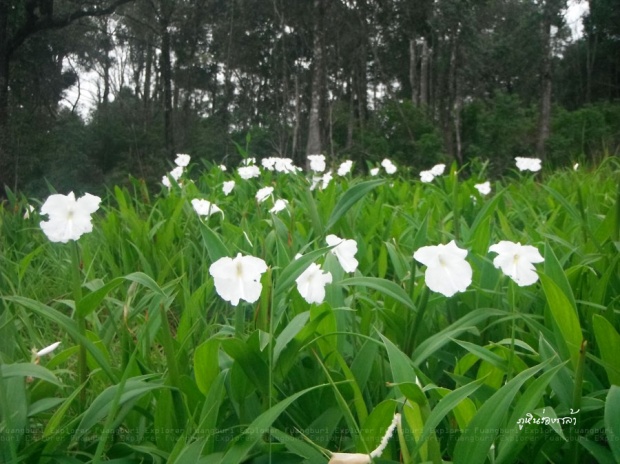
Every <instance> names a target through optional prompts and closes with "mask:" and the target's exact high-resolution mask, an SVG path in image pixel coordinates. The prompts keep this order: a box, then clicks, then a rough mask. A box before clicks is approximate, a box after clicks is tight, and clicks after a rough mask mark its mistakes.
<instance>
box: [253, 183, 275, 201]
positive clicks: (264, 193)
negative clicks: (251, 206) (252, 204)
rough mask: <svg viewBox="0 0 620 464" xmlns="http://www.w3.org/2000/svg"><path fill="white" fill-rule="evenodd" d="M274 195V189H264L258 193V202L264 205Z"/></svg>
mask: <svg viewBox="0 0 620 464" xmlns="http://www.w3.org/2000/svg"><path fill="white" fill-rule="evenodd" d="M272 193H273V187H263V188H262V189H260V190H259V191H258V192H256V201H258V202H259V203H262V202H263V201H265V200H266V199H267V198H269V195H271V194H272Z"/></svg>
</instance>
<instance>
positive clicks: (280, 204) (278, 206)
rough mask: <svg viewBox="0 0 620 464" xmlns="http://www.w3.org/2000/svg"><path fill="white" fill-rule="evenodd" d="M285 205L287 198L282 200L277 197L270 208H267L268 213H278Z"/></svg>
mask: <svg viewBox="0 0 620 464" xmlns="http://www.w3.org/2000/svg"><path fill="white" fill-rule="evenodd" d="M286 205H288V200H282V199H278V200H276V202H275V203H274V204H273V208H271V209H270V210H269V212H270V213H279V212H280V211H282V210H283V209H285V208H286Z"/></svg>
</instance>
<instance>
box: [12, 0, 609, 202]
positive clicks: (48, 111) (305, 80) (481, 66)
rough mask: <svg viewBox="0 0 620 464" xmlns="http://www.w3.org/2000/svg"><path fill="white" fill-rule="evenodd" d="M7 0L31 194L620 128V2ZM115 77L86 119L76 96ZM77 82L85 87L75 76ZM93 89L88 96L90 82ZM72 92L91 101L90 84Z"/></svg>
mask: <svg viewBox="0 0 620 464" xmlns="http://www.w3.org/2000/svg"><path fill="white" fill-rule="evenodd" d="M566 8H567V1H566V0H540V1H534V0H498V1H493V2H487V1H483V0H438V1H431V0H416V1H411V0H339V1H335V0H334V1H332V0H313V1H312V2H310V1H305V2H300V1H298V0H273V1H259V0H236V1H223V0H115V1H112V0H107V1H105V2H102V1H94V0H93V1H80V2H78V1H74V0H56V1H42V0H7V1H2V2H0V181H1V184H2V185H3V186H5V187H8V188H9V189H10V190H19V191H23V192H25V193H26V194H31V195H43V194H45V193H46V192H48V191H49V187H48V185H47V183H49V184H51V185H52V186H54V188H56V189H57V190H58V191H63V190H67V191H68V190H74V189H75V190H84V189H90V190H91V191H101V190H102V189H104V186H105V185H109V184H111V183H123V182H125V181H126V179H127V174H128V173H130V174H131V175H133V176H135V177H139V178H143V179H145V180H146V181H148V182H155V181H156V180H158V179H160V178H161V173H162V172H164V171H165V170H166V169H167V167H168V166H169V165H170V163H171V161H172V159H173V158H174V156H175V155H176V153H181V152H182V153H190V154H191V155H192V157H193V159H195V160H196V159H201V160H203V161H205V162H213V163H218V164H219V163H229V162H230V163H234V162H237V161H238V160H239V158H240V154H239V150H238V147H239V146H243V147H245V146H246V144H247V142H248V141H249V150H250V152H251V153H252V155H254V156H257V157H259V158H263V157H269V156H281V157H289V158H292V159H293V160H294V161H295V162H296V164H298V165H300V166H303V165H305V159H306V156H307V155H308V154H313V153H323V154H325V155H326V156H327V157H328V159H331V160H332V161H334V162H335V160H336V159H341V158H345V157H346V158H348V159H351V160H354V161H359V162H358V163H356V165H357V166H358V167H360V166H361V167H363V166H364V165H365V164H364V162H366V161H370V162H376V161H378V160H381V159H383V158H384V157H385V156H389V157H391V158H392V159H394V160H395V161H397V162H398V163H400V164H401V165H404V166H411V167H412V168H413V169H418V170H422V169H428V168H429V167H430V166H432V165H433V164H435V163H437V162H439V161H443V162H446V161H447V162H451V161H456V162H457V163H458V164H459V165H465V164H467V163H470V162H472V161H473V160H475V159H480V160H482V161H489V163H490V166H491V167H492V169H493V170H494V171H495V172H500V171H501V170H502V169H503V168H504V167H505V166H507V165H508V164H509V163H512V162H513V158H514V157H515V156H529V155H533V154H535V155H536V156H539V157H541V158H544V159H545V161H546V163H547V164H548V165H552V166H561V165H568V164H569V163H573V162H575V161H577V160H578V161H581V162H593V163H596V162H597V161H598V160H600V159H601V158H602V157H603V156H606V155H616V154H617V153H618V150H619V146H620V104H619V101H618V100H619V98H620V1H619V0H597V1H596V2H594V1H591V2H589V11H588V13H587V14H586V15H585V16H584V18H583V34H582V35H581V36H580V37H579V38H572V37H571V33H570V29H569V27H568V25H567V24H566V23H565V20H564V12H565V10H566ZM85 72H94V73H96V74H97V75H98V76H99V78H98V87H97V92H96V102H95V104H94V105H93V107H92V110H91V111H90V113H89V114H88V115H86V117H84V115H81V114H80V113H79V111H78V109H77V107H76V106H75V105H69V106H67V101H68V100H66V98H65V97H66V96H67V90H68V89H69V88H73V89H78V91H81V89H82V85H83V83H82V82H81V79H82V76H83V74H84V73H85ZM73 93H75V90H74V91H73ZM80 98H81V101H84V99H85V98H86V96H85V95H81V96H80ZM71 103H75V100H74V99H72V100H71Z"/></svg>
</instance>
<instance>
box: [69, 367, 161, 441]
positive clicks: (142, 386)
mask: <svg viewBox="0 0 620 464" xmlns="http://www.w3.org/2000/svg"><path fill="white" fill-rule="evenodd" d="M151 377H153V375H147V376H142V377H134V378H131V379H129V380H128V381H127V383H125V385H124V388H123V392H122V394H121V397H120V400H119V401H118V405H119V406H120V405H123V404H125V403H127V402H129V401H131V400H134V399H137V398H139V397H141V396H142V395H144V394H146V393H148V392H150V391H153V390H156V389H159V388H170V387H169V386H167V385H163V384H160V383H147V382H145V381H144V380H143V379H146V378H151ZM117 390H118V385H112V386H111V387H108V388H106V389H105V390H104V391H103V392H101V394H100V395H99V396H97V398H95V400H94V401H93V402H92V404H91V405H90V407H89V408H88V409H87V410H86V411H85V412H84V416H83V417H82V420H81V422H80V425H79V427H78V429H77V431H76V432H75V434H74V436H73V440H74V441H75V440H77V439H79V438H80V437H81V436H83V435H84V434H85V433H86V432H88V430H90V429H91V428H92V427H93V426H95V425H96V424H97V423H98V422H99V421H101V420H102V419H103V418H104V417H106V416H107V415H108V413H109V412H110V410H111V409H112V406H113V403H114V401H113V400H114V397H115V396H116V392H117Z"/></svg>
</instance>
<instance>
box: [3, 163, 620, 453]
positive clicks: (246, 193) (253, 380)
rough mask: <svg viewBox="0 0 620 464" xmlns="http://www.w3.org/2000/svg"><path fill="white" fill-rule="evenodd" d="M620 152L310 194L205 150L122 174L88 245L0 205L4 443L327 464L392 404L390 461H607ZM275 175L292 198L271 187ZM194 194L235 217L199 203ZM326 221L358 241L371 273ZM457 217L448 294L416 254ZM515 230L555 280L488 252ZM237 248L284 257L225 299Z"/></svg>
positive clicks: (616, 370)
mask: <svg viewBox="0 0 620 464" xmlns="http://www.w3.org/2000/svg"><path fill="white" fill-rule="evenodd" d="M473 164H475V163H473ZM619 172H620V166H619V165H618V162H617V160H616V159H615V158H609V159H606V160H605V162H604V163H603V164H602V165H601V166H600V167H599V168H596V169H594V168H590V169H580V170H578V171H573V170H572V169H566V170H561V171H556V172H555V173H545V174H544V175H536V176H532V175H528V174H522V175H519V176H513V177H512V178H511V179H508V180H502V181H496V182H494V183H493V192H492V193H491V195H490V196H488V197H484V196H481V195H480V194H478V192H477V190H476V189H475V188H474V184H475V183H477V182H478V181H479V180H480V179H478V177H480V176H481V175H482V173H477V174H476V175H475V176H474V177H472V178H471V179H464V178H459V177H458V173H457V171H456V170H455V169H453V170H452V172H451V173H450V174H448V175H445V176H440V177H438V178H436V179H435V180H434V181H433V182H432V183H430V184H423V183H421V182H420V181H418V180H417V179H416V178H412V177H409V176H408V175H406V174H405V175H403V174H399V175H397V176H394V177H390V178H380V179H359V178H350V177H343V178H336V179H335V180H333V181H332V183H331V184H330V185H329V186H328V187H327V188H325V189H323V190H320V189H317V190H313V191H311V190H309V186H310V182H309V180H308V179H306V178H305V176H304V175H303V174H278V173H272V172H264V173H263V177H261V178H260V179H250V180H247V181H244V180H242V179H240V178H239V177H238V176H236V174H234V173H232V174H231V173H230V172H222V171H221V170H220V169H219V168H217V167H213V168H211V169H210V170H200V171H199V170H198V169H197V167H196V166H195V165H191V166H190V169H189V171H188V172H187V173H186V174H184V178H183V179H182V182H181V184H182V185H181V186H178V185H175V186H173V187H172V188H171V189H169V190H163V191H162V192H160V193H158V194H156V195H150V194H149V193H148V191H147V190H146V189H145V187H144V185H143V184H142V183H140V182H134V183H133V184H132V185H130V186H124V187H116V188H114V190H113V191H110V192H108V194H107V195H106V197H105V198H104V200H103V202H102V208H101V209H100V210H99V211H98V212H97V213H95V215H94V217H95V218H94V227H93V231H92V232H91V233H89V234H86V235H84V236H83V237H82V238H80V240H79V242H78V243H77V244H74V243H70V244H60V243H50V242H48V241H47V239H46V237H45V236H44V234H43V233H42V231H41V230H40V227H39V225H38V222H39V221H40V220H41V218H40V217H39V216H38V214H37V213H36V212H33V213H32V217H31V218H24V217H23V213H24V211H25V199H23V198H21V197H17V196H14V195H12V196H11V197H10V199H9V200H8V201H7V202H6V203H4V204H2V205H0V295H2V296H1V298H0V305H1V306H0V440H1V441H0V443H3V444H6V446H1V447H0V461H2V462H20V461H24V462H55V461H62V460H65V461H69V460H71V461H72V462H86V461H97V460H101V461H103V460H115V459H116V460H125V461H126V462H140V461H143V462H165V461H167V462H178V463H182V462H189V461H191V462H204V463H209V462H213V463H216V462H218V463H220V462H228V463H231V464H236V463H259V462H267V461H269V460H270V459H271V461H272V462H282V463H284V462H291V463H306V462H307V463H311V464H314V463H317V464H318V463H322V462H323V463H324V462H327V461H328V456H329V453H330V452H335V451H340V452H350V453H368V452H370V451H371V450H373V449H374V448H376V447H377V446H378V445H379V444H380V443H381V439H382V437H383V435H384V433H385V430H386V428H387V427H388V426H389V424H390V423H391V422H392V420H393V417H394V413H395V412H398V413H400V414H401V423H400V426H399V427H398V430H397V431H395V432H394V435H393V437H392V438H391V440H390V441H389V443H388V445H387V447H386V448H385V450H384V451H383V454H382V456H381V458H380V459H377V462H399V460H400V457H401V456H402V459H403V460H404V462H419V461H421V462H434V463H440V462H442V460H451V461H454V462H468V463H469V462H472V463H485V462H502V463H511V462H514V463H517V462H527V461H532V462H534V461H535V460H536V459H537V457H538V456H541V455H542V456H546V457H548V458H549V459H553V460H554V461H558V462H560V461H561V462H565V461H575V462H583V461H588V460H598V461H601V462H613V460H614V459H615V458H617V456H618V452H619V450H618V446H617V437H618V434H619V433H620V432H619V431H618V430H619V429H618V420H617V417H618V414H617V411H618V388H617V386H616V383H617V381H618V378H619V377H618V376H619V375H620V367H619V365H618V361H617V355H616V351H617V350H616V348H617V344H618V343H617V340H618V339H619V337H620V335H618V334H619V333H620V325H619V322H620V314H619V313H618V302H620V293H619V292H620V277H619V276H620V275H619V273H618V266H619V265H620V260H619V258H618V239H619V237H618V230H619V220H618V218H619V215H618V206H617V199H618V174H619ZM190 177H193V180H194V181H193V182H190V179H189V178H190ZM229 179H234V180H235V181H236V182H237V185H236V186H235V189H234V190H233V192H232V193H231V194H230V195H229V196H225V195H224V194H223V193H222V191H221V185H222V183H223V182H224V181H225V180H229ZM265 185H270V186H272V187H274V197H275V198H286V199H288V200H289V206H288V208H287V209H286V210H285V211H282V212H280V213H277V214H276V213H270V212H269V209H270V208H271V205H272V202H273V200H272V199H268V200H267V201H266V202H265V203H257V202H256V201H255V198H254V196H255V194H256V191H257V190H258V189H259V188H260V187H263V186H265ZM472 196H474V198H475V201H473V200H472ZM194 198H207V199H209V200H210V201H212V202H214V203H216V204H217V205H218V206H219V207H220V208H222V210H223V211H224V214H223V215H221V214H216V215H213V216H211V217H209V218H200V217H199V216H198V215H196V213H195V211H194V210H193V208H192V206H191V200H192V199H194ZM331 233H333V234H336V235H338V236H339V237H342V238H346V239H354V240H356V242H357V253H356V258H357V259H358V261H359V266H358V268H357V270H356V271H355V272H354V273H351V274H347V273H345V272H344V271H343V270H342V268H341V267H340V265H339V263H338V260H337V258H336V257H335V256H334V255H333V254H332V253H331V251H332V249H331V248H330V247H327V246H326V241H325V236H326V235H327V234H331ZM455 238H456V241H457V243H458V245H459V247H461V248H466V249H467V250H468V255H467V261H468V262H469V263H470V264H471V266H472V268H473V278H472V284H471V285H470V286H469V288H468V289H467V291H465V292H463V293H458V294H456V295H454V296H453V297H450V298H446V297H444V296H443V295H441V294H437V293H433V292H431V291H429V289H428V288H427V286H426V284H425V279H424V273H425V271H426V269H425V268H424V267H420V266H419V264H418V263H417V262H415V261H414V260H413V258H412V255H413V253H414V251H415V250H417V249H418V248H420V247H422V246H426V245H434V244H439V243H447V242H448V241H450V240H452V239H455ZM500 240H511V241H519V242H521V243H522V244H528V245H532V246H535V247H536V248H538V249H539V251H540V252H541V253H542V254H543V255H544V258H545V262H544V263H541V264H537V265H536V269H537V271H538V274H539V277H540V281H539V282H536V283H535V284H533V285H531V286H528V287H518V286H517V285H514V284H513V283H512V282H509V277H506V276H504V275H503V274H502V273H501V271H500V270H499V269H496V268H495V267H494V266H493V263H492V260H493V256H492V255H489V254H488V248H489V246H490V245H491V244H494V243H497V242H498V241H500ZM237 253H242V254H244V255H252V256H256V257H261V258H262V259H264V260H265V261H266V262H267V264H268V265H269V270H268V271H267V272H266V273H265V274H264V275H263V278H262V280H261V282H262V284H263V289H262V293H261V297H260V298H259V299H258V300H257V301H256V303H253V304H249V303H245V302H243V301H242V302H240V303H239V305H238V306H236V307H232V306H231V305H230V304H229V303H227V302H225V301H223V300H222V299H221V298H220V297H219V295H218V293H217V291H216V289H215V287H214V280H213V278H212V277H211V275H210V272H209V268H210V266H211V264H212V263H213V262H214V261H216V260H217V259H219V258H220V257H223V256H230V257H233V256H235V255H236V254H237ZM297 253H301V254H302V257H301V258H298V259H296V258H295V256H296V254H297ZM311 263H320V264H321V266H322V269H323V270H324V271H329V272H331V274H332V279H333V281H332V283H331V284H329V285H327V287H326V296H325V300H324V301H323V302H322V303H321V304H309V303H307V302H306V301H305V300H304V299H303V298H302V297H301V295H300V293H299V291H298V290H297V288H296V283H295V282H296V279H297V278H298V277H299V276H300V275H301V274H302V272H304V270H305V269H306V268H307V267H308V266H309V265H310V264H311ZM76 287H77V288H76ZM54 341H60V342H61V345H60V346H59V347H58V349H57V350H56V351H54V352H53V353H52V354H50V355H44V356H41V357H37V356H36V355H35V354H34V353H36V350H38V349H40V348H41V347H44V346H47V345H49V344H51V343H52V342H54ZM33 349H35V352H34V353H33V351H32V350H33ZM615 350H616V351H615ZM82 351H83V352H84V354H81V353H82ZM82 360H83V361H84V362H85V366H86V371H85V373H86V375H85V376H83V375H82V370H81V369H82ZM577 410H579V411H578V412H575V411H577Z"/></svg>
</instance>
